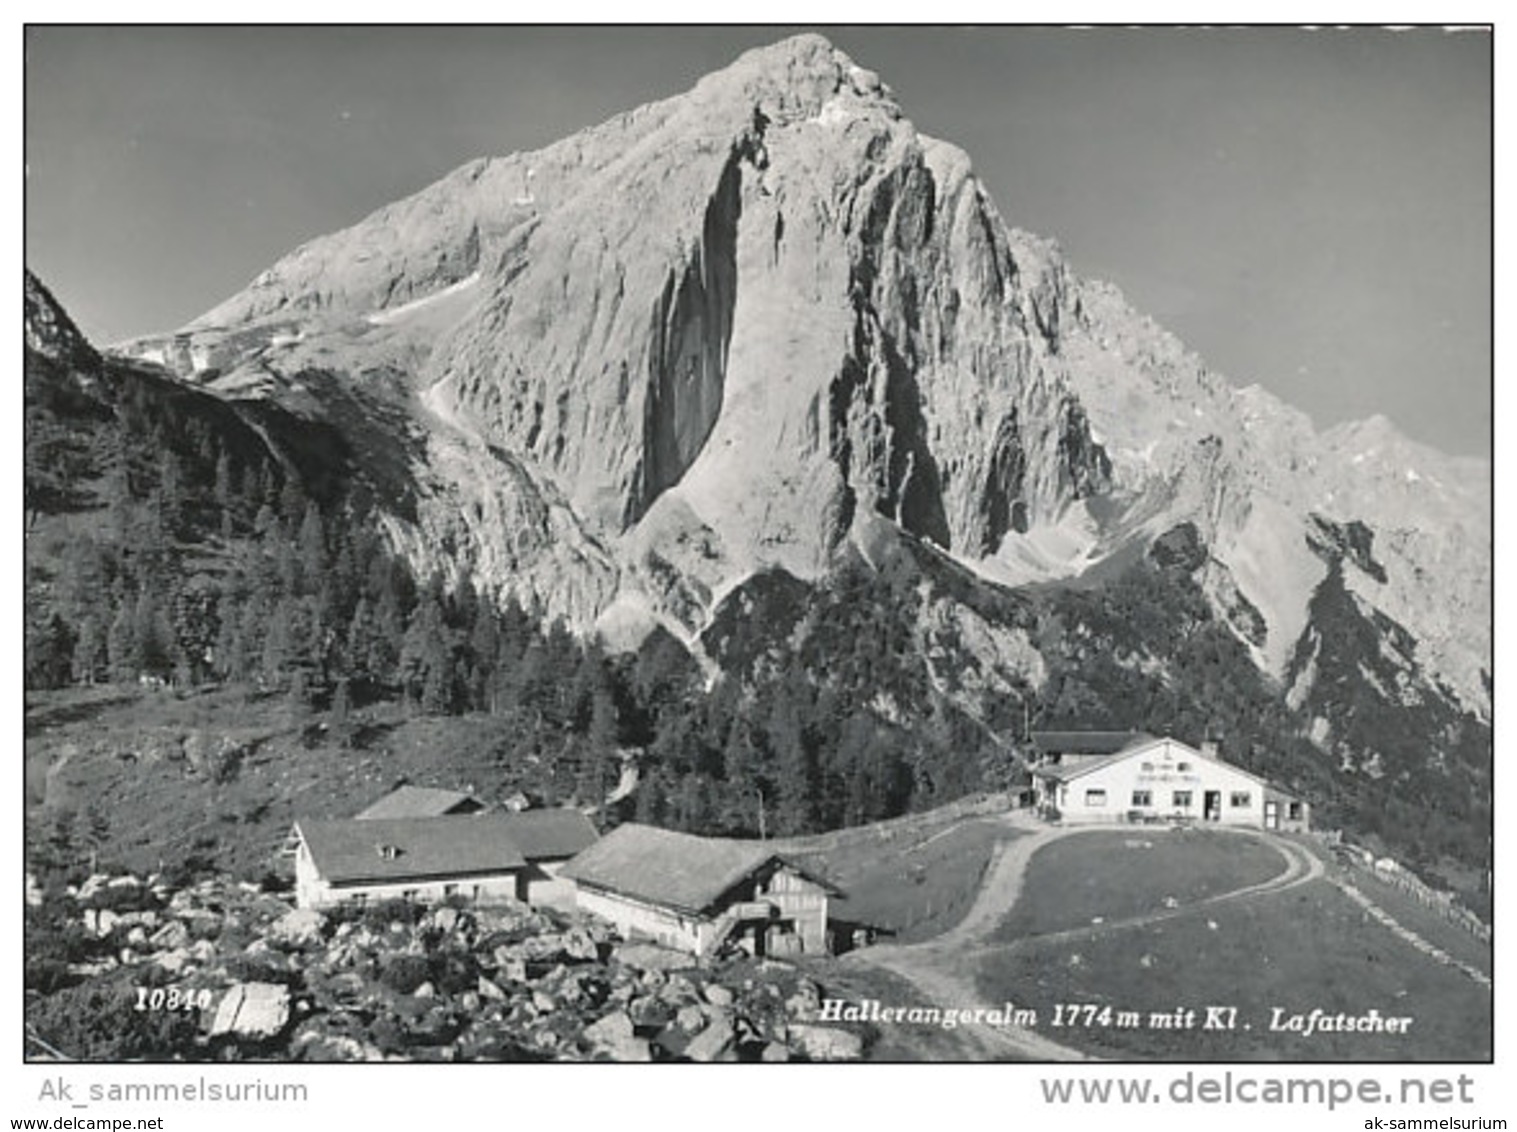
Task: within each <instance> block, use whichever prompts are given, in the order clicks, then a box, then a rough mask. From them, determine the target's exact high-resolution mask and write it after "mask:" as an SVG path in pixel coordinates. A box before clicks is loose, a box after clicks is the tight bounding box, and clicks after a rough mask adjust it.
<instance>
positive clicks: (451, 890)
mask: <svg viewBox="0 0 1517 1132" xmlns="http://www.w3.org/2000/svg"><path fill="white" fill-rule="evenodd" d="M442 894H443V895H444V896H456V895H457V894H458V885H456V884H445V885H443V886H442Z"/></svg>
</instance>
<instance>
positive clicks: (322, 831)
mask: <svg viewBox="0 0 1517 1132" xmlns="http://www.w3.org/2000/svg"><path fill="white" fill-rule="evenodd" d="M295 830H296V832H297V834H298V835H299V836H300V838H301V840H302V841H304V842H305V845H306V848H307V849H309V850H310V852H311V857H312V858H313V860H314V861H315V863H316V868H317V869H318V870H319V871H320V873H321V875H322V877H323V878H325V879H326V880H327V881H328V882H330V883H332V884H352V883H357V882H361V881H404V880H422V879H434V880H435V879H438V878H442V877H451V876H470V875H479V874H481V873H499V872H506V871H509V870H511V869H519V868H523V867H525V866H526V863H527V862H526V860H525V858H523V856H522V854H521V851H520V850H519V849H518V848H517V846H516V841H515V840H514V839H513V838H512V836H511V831H510V829H509V828H508V826H507V824H506V823H505V822H504V821H502V820H500V818H499V817H497V816H496V815H494V814H483V815H481V816H479V817H477V818H471V819H470V820H468V821H460V820H459V819H457V818H452V817H437V818H369V819H365V820H362V821H360V820H358V819H356V818H350V819H348V820H346V821H316V820H312V819H309V818H303V819H301V820H300V821H298V822H296V823H295Z"/></svg>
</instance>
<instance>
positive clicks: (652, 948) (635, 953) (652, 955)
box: [611, 943, 695, 971]
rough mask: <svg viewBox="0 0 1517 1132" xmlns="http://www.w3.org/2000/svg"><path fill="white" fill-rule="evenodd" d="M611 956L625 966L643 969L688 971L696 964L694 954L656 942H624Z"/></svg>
mask: <svg viewBox="0 0 1517 1132" xmlns="http://www.w3.org/2000/svg"><path fill="white" fill-rule="evenodd" d="M611 957H612V958H613V959H615V960H616V962H618V963H620V964H622V965H623V966H625V967H636V968H637V969H638V970H641V971H686V970H689V969H690V968H691V967H694V966H695V958H694V957H693V956H691V955H688V954H686V953H685V952H683V951H676V950H675V949H674V948H672V947H661V946H660V945H659V944H656V943H623V944H620V945H618V946H617V948H616V949H615V950H614V951H613V952H612V953H611Z"/></svg>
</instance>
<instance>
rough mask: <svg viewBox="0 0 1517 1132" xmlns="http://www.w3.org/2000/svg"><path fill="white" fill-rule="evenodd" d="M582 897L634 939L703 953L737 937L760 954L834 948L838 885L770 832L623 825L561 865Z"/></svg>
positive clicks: (577, 898)
mask: <svg viewBox="0 0 1517 1132" xmlns="http://www.w3.org/2000/svg"><path fill="white" fill-rule="evenodd" d="M561 875H562V876H564V877H565V878H567V879H569V880H572V881H573V882H574V883H575V885H576V887H577V892H576V894H575V903H576V904H577V905H578V906H579V907H580V908H581V909H583V910H585V911H588V912H593V913H595V914H596V915H599V916H601V917H603V918H604V919H607V920H610V921H611V922H612V923H614V924H615V925H616V926H617V928H618V929H619V930H620V931H621V933H622V934H623V935H624V936H626V937H627V938H629V939H632V938H645V939H652V940H655V941H657V942H659V943H662V944H665V945H668V946H670V947H676V948H679V949H680V950H682V951H688V952H691V953H692V954H694V955H696V956H698V957H705V956H710V955H714V954H716V952H717V951H718V950H720V948H721V947H722V946H723V944H725V943H727V942H728V941H729V940H730V941H733V942H735V943H736V944H737V946H739V947H741V948H742V949H743V950H745V951H747V952H749V953H750V954H752V955H759V956H762V955H795V954H808V955H821V954H825V953H826V952H827V902H828V898H829V897H831V896H840V895H842V894H841V893H840V892H839V891H838V890H837V889H836V888H835V887H834V886H833V885H832V884H830V883H829V882H828V881H826V880H825V879H824V878H822V877H819V876H817V875H815V874H813V873H812V872H810V871H808V870H807V869H805V868H802V867H801V866H800V865H797V864H796V863H794V862H793V861H790V860H788V859H786V858H785V857H784V856H782V855H781V854H779V853H777V852H775V850H774V848H773V847H772V846H770V845H769V844H767V843H766V842H762V841H736V840H729V839H723V838H711V837H696V836H694V835H692V834H688V833H675V832H673V831H671V830H667V829H658V828H655V827H653V826H647V825H637V824H628V825H623V826H619V827H618V828H617V829H615V830H613V831H612V832H610V833H608V834H607V835H606V836H605V837H603V838H601V839H600V840H599V841H597V842H596V843H595V844H594V845H592V846H591V847H590V848H588V849H586V850H585V851H584V852H583V853H581V854H579V855H578V856H577V857H575V858H574V859H573V860H572V861H570V862H569V863H568V865H566V866H565V867H564V869H563V872H562V874H561Z"/></svg>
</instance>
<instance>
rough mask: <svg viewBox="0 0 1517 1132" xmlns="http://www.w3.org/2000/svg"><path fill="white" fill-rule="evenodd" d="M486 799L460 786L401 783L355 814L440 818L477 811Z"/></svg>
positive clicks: (368, 818)
mask: <svg viewBox="0 0 1517 1132" xmlns="http://www.w3.org/2000/svg"><path fill="white" fill-rule="evenodd" d="M481 809H484V803H483V802H481V801H479V800H478V799H477V798H474V797H472V796H471V795H468V794H465V793H463V792H462V791H459V790H442V789H439V788H438V787H435V786H411V785H409V784H407V785H404V786H397V787H396V788H395V789H394V790H391V791H390V792H389V793H388V794H386V795H385V796H384V797H382V798H380V799H379V800H378V801H376V802H374V803H373V804H371V805H370V806H368V807H367V808H365V809H362V810H360V811H359V812H358V813H357V814H355V815H354V817H355V818H356V819H357V820H359V821H372V820H374V819H375V818H436V817H442V816H443V815H444V814H458V813H473V812H474V811H476V810H481Z"/></svg>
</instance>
